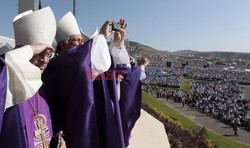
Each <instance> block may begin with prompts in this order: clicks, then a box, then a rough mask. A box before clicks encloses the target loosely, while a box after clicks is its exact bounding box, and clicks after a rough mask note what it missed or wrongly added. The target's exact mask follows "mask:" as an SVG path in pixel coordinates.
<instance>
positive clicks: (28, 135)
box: [0, 58, 53, 148]
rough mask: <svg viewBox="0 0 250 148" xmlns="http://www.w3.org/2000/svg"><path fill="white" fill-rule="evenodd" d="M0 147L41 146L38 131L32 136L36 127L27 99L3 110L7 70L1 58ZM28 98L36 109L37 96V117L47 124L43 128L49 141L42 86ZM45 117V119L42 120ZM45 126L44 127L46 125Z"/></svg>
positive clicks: (46, 111)
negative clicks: (40, 116) (40, 115)
mask: <svg viewBox="0 0 250 148" xmlns="http://www.w3.org/2000/svg"><path fill="white" fill-rule="evenodd" d="M0 60H1V61H0V79H1V83H0V109H1V110H0V125H1V127H0V128H1V129H2V130H1V133H0V147H1V148H5V147H6V148H12V147H13V148H16V147H18V148H34V147H35V146H41V144H42V141H41V137H40V136H41V135H40V134H39V133H38V134H37V136H36V137H35V136H34V132H35V131H36V130H37V127H36V125H35V123H34V112H33V110H32V107H31V105H30V103H29V101H28V100H26V101H24V102H22V103H20V104H18V105H14V106H12V107H10V108H8V109H6V111H5V112H4V107H5V99H6V91H7V88H6V86H7V80H6V79H7V70H6V65H5V63H4V60H3V58H0ZM38 92H39V93H38V94H39V95H38V94H37V93H36V94H35V95H34V96H33V97H31V98H30V99H29V100H30V101H31V103H32V104H33V105H34V107H35V109H37V103H38V100H37V97H39V113H40V114H42V117H43V118H39V119H40V121H42V123H43V124H42V125H46V126H47V128H46V129H47V130H44V131H45V132H44V135H45V138H46V141H48V142H50V140H51V137H52V136H53V131H52V125H51V118H50V111H49V108H48V105H47V102H46V101H45V99H44V98H45V95H44V92H43V89H42V87H41V88H40V89H39V91H38ZM43 119H46V120H43ZM46 126H45V127H46Z"/></svg>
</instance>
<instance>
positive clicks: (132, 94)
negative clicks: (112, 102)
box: [116, 64, 142, 147]
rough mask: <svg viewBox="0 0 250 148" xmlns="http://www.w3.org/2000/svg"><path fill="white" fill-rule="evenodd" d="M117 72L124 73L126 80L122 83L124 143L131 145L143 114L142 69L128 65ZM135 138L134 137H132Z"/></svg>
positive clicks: (121, 108) (121, 110)
mask: <svg viewBox="0 0 250 148" xmlns="http://www.w3.org/2000/svg"><path fill="white" fill-rule="evenodd" d="M116 70H122V71H123V77H124V79H123V80H122V82H121V83H120V87H121V88H120V90H121V92H120V101H119V104H120V112H121V120H122V129H123V135H124V143H125V146H126V147H127V146H128V145H129V138H130V134H131V131H132V129H133V127H134V125H135V123H136V121H137V120H138V119H139V117H140V114H141V101H142V96H141V94H142V91H141V81H140V74H141V69H140V68H129V67H127V66H126V65H121V64H119V65H117V67H116ZM132 136H133V135H132Z"/></svg>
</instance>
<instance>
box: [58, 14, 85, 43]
mask: <svg viewBox="0 0 250 148" xmlns="http://www.w3.org/2000/svg"><path fill="white" fill-rule="evenodd" d="M75 34H79V35H80V34H81V32H80V29H79V27H78V24H77V21H76V18H75V16H74V15H73V14H72V12H70V11H69V12H68V13H67V14H65V15H64V16H63V17H62V18H61V19H60V20H59V22H58V23H57V32H56V41H57V42H60V41H62V40H65V39H66V38H67V37H69V36H71V35H75Z"/></svg>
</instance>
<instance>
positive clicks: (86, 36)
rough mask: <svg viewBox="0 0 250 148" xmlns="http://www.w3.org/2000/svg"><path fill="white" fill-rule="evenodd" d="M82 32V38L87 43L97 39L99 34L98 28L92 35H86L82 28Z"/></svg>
mask: <svg viewBox="0 0 250 148" xmlns="http://www.w3.org/2000/svg"><path fill="white" fill-rule="evenodd" d="M80 31H81V34H82V37H83V39H84V41H85V42H86V41H88V40H90V39H92V38H94V37H96V36H97V35H98V34H99V31H98V28H97V27H96V29H95V31H93V32H92V33H91V34H90V35H87V34H86V33H84V32H83V31H82V29H81V28H80Z"/></svg>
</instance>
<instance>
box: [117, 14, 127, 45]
mask: <svg viewBox="0 0 250 148" xmlns="http://www.w3.org/2000/svg"><path fill="white" fill-rule="evenodd" d="M119 24H120V26H121V27H120V30H119V31H116V32H115V33H114V44H115V45H117V46H120V45H121V43H122V42H123V41H124V40H125V34H126V28H127V26H128V24H127V23H126V21H125V20H124V19H120V21H119Z"/></svg>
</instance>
